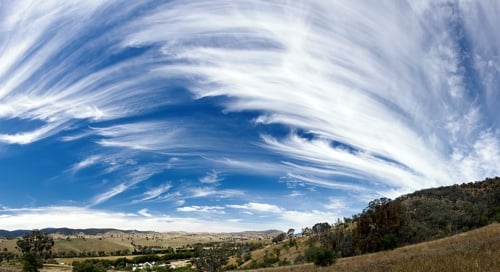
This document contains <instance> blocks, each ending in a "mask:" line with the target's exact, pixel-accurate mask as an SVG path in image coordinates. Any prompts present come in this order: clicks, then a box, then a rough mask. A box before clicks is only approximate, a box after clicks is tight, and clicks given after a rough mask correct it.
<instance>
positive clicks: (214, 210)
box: [177, 206, 225, 214]
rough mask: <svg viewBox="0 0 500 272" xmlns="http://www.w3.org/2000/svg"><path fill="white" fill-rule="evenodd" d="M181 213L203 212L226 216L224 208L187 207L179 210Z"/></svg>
mask: <svg viewBox="0 0 500 272" xmlns="http://www.w3.org/2000/svg"><path fill="white" fill-rule="evenodd" d="M177 211H179V212H201V213H217V214H224V213H225V212H224V207H222V206H185V207H179V208H177Z"/></svg>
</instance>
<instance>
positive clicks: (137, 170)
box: [89, 163, 168, 207]
mask: <svg viewBox="0 0 500 272" xmlns="http://www.w3.org/2000/svg"><path fill="white" fill-rule="evenodd" d="M164 169H165V166H164V165H162V164H153V163H151V164H145V165H141V166H138V167H134V168H133V169H132V170H131V171H128V172H125V173H122V174H124V176H123V177H122V179H125V180H126V182H122V183H119V184H118V185H114V186H112V187H111V189H108V190H106V191H105V192H103V193H100V194H98V195H96V196H95V197H94V198H93V199H92V200H91V202H90V205H89V207H93V206H96V205H98V204H101V203H103V202H106V201H107V200H109V199H111V198H113V197H115V196H117V195H119V194H121V193H123V192H125V191H126V190H128V189H129V188H130V187H132V186H134V185H137V184H139V183H141V182H143V181H145V180H148V179H149V178H150V177H152V176H153V175H155V174H157V173H160V172H162V171H163V170H164ZM163 189H166V187H163ZM166 190H168V189H166ZM152 193H157V192H152ZM149 196H151V195H148V196H147V197H149Z"/></svg>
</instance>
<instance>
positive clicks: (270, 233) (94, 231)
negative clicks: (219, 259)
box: [0, 228, 282, 239]
mask: <svg viewBox="0 0 500 272" xmlns="http://www.w3.org/2000/svg"><path fill="white" fill-rule="evenodd" d="M31 231H32V230H13V231H8V230H0V237H4V238H7V239H14V238H17V237H21V236H23V235H25V234H27V233H30V232H31ZM41 231H42V232H43V233H47V234H60V235H67V236H71V235H79V234H81V233H83V234H84V235H89V236H95V235H98V234H105V233H108V232H121V233H125V234H132V233H134V234H148V233H158V232H154V231H139V230H121V229H113V228H108V229H98V228H91V229H71V228H45V229H41ZM279 233H282V231H281V230H264V231H242V232H234V233H230V235H242V236H251V237H254V236H262V237H274V236H276V235H278V234H279Z"/></svg>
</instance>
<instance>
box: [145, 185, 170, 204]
mask: <svg viewBox="0 0 500 272" xmlns="http://www.w3.org/2000/svg"><path fill="white" fill-rule="evenodd" d="M170 188H172V184H171V183H166V184H163V185H161V186H159V187H156V188H153V189H150V190H148V191H146V192H144V195H143V198H141V199H140V200H139V201H138V202H142V201H148V200H152V199H155V198H158V197H159V196H161V195H162V194H164V193H165V192H167V191H168V190H170Z"/></svg>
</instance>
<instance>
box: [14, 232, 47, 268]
mask: <svg viewBox="0 0 500 272" xmlns="http://www.w3.org/2000/svg"><path fill="white" fill-rule="evenodd" d="M17 246H18V247H19V249H20V250H21V252H22V254H23V255H22V257H21V260H22V262H23V271H24V272H38V269H39V268H42V267H43V262H44V260H47V259H48V258H49V257H50V256H51V255H52V246H54V240H53V239H52V237H50V236H48V235H47V234H44V233H41V232H40V231H38V230H34V231H33V232H32V233H29V234H26V235H24V236H23V237H22V238H21V239H19V240H18V241H17Z"/></svg>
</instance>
